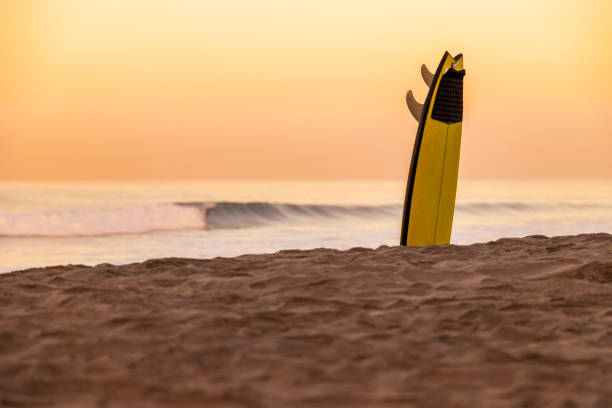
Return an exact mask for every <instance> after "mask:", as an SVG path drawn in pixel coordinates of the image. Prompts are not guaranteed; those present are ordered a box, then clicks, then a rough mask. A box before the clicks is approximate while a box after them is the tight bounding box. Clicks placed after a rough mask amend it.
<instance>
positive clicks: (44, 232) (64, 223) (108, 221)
mask: <svg viewBox="0 0 612 408" xmlns="http://www.w3.org/2000/svg"><path fill="white" fill-rule="evenodd" d="M204 227H205V218H204V214H203V213H202V211H201V210H200V209H198V208H196V207H188V206H180V205H175V204H149V205H129V206H123V207H118V208H112V207H107V208H83V209H64V210H55V211H40V212H31V213H25V214H0V236H12V237H20V236H22V237H23V236H31V237H35V236H41V237H43V236H46V237H73V236H96V235H118V234H136V233H144V232H151V231H161V230H184V229H198V228H199V229H201V228H204Z"/></svg>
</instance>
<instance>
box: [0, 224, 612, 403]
mask: <svg viewBox="0 0 612 408" xmlns="http://www.w3.org/2000/svg"><path fill="white" fill-rule="evenodd" d="M0 406H2V407H11V406H74V407H77V406H99V407H116V406H130V407H131V406H137V407H149V406H150V407H158V406H159V407H162V406H164V407H165V406H176V407H188V406H194V407H195V406H197V407H518V406H521V407H610V406H612V235H608V234H591V235H579V236H570V237H555V238H546V237H541V236H532V237H527V238H521V239H502V240H499V241H495V242H490V243H487V244H475V245H469V246H444V247H428V248H401V247H380V248H378V249H375V250H371V249H363V248H354V249H351V250H348V251H339V250H333V249H315V250H310V251H297V250H296V251H281V252H279V253H276V254H270V255H244V256H240V257H236V258H215V259H208V260H199V259H178V258H169V259H155V260H150V261H146V262H143V263H136V264H130V265H121V266H113V265H109V264H104V265H98V266H96V267H86V266H60V267H50V268H44V269H32V270H27V271H21V272H15V273H9V274H3V275H0Z"/></svg>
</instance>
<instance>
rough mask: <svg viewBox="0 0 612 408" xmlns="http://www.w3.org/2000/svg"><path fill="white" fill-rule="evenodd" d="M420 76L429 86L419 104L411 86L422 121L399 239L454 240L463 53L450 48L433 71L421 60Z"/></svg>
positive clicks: (412, 105)
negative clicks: (456, 52) (422, 100)
mask: <svg viewBox="0 0 612 408" xmlns="http://www.w3.org/2000/svg"><path fill="white" fill-rule="evenodd" d="M421 76H422V77H423V80H424V81H425V83H426V84H427V85H428V86H429V92H428V94H427V98H426V99H425V102H424V103H423V104H419V103H418V102H417V101H416V99H415V98H414V95H413V93H412V91H408V93H407V95H406V103H407V104H408V109H409V110H410V113H411V114H412V116H413V117H414V118H415V119H416V120H417V121H418V122H419V126H418V129H417V135H416V138H415V142H414V148H413V152H412V161H411V163H410V172H409V174H408V182H407V185H406V198H405V201H404V212H403V217H402V229H401V236H400V244H401V245H408V246H426V245H444V244H448V243H450V238H451V231H452V224H453V215H454V210H455V196H456V193H457V178H458V173H459V153H460V149H461V130H462V122H463V77H464V76H465V69H464V68H463V55H462V54H458V55H457V56H455V57H453V56H451V54H449V53H448V52H445V53H444V55H443V56H442V60H441V61H440V63H439V64H438V67H437V69H436V71H435V73H434V74H432V73H431V72H430V71H429V70H428V69H427V67H426V66H425V65H424V64H423V65H422V66H421Z"/></svg>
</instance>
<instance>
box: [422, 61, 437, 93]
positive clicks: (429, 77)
mask: <svg viewBox="0 0 612 408" xmlns="http://www.w3.org/2000/svg"><path fill="white" fill-rule="evenodd" d="M421 76H422V77H423V81H425V83H426V84H427V86H428V87H430V88H431V83H432V82H433V77H434V76H433V74H432V73H431V72H429V70H428V69H427V66H426V65H425V64H423V65H421Z"/></svg>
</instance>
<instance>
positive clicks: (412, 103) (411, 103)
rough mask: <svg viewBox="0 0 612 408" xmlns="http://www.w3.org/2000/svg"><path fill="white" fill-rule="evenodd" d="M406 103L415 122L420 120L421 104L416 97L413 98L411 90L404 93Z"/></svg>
mask: <svg viewBox="0 0 612 408" xmlns="http://www.w3.org/2000/svg"><path fill="white" fill-rule="evenodd" d="M406 103H407V104H408V109H409V110H410V113H412V116H413V117H414V118H415V119H416V121H417V122H420V121H421V114H422V113H423V104H422V103H418V102H417V100H416V99H414V95H413V94H412V91H408V93H407V94H406Z"/></svg>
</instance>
